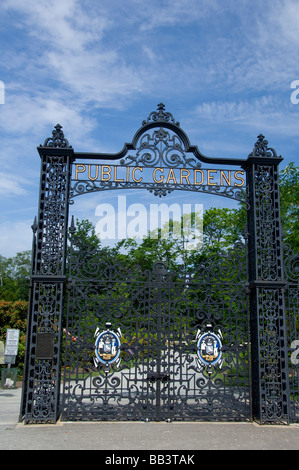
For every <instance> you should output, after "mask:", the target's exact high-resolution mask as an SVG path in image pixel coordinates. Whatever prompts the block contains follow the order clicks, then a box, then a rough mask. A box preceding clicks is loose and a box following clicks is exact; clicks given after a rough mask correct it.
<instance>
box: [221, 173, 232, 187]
mask: <svg viewBox="0 0 299 470" xmlns="http://www.w3.org/2000/svg"><path fill="white" fill-rule="evenodd" d="M223 178H224V179H225V181H226V182H227V184H228V186H230V185H231V172H230V170H228V177H227V176H226V174H225V173H224V170H220V184H221V186H224V185H223Z"/></svg>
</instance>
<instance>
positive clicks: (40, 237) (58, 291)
mask: <svg viewBox="0 0 299 470" xmlns="http://www.w3.org/2000/svg"><path fill="white" fill-rule="evenodd" d="M38 152H39V154H40V157H41V177H40V193H39V213H38V220H37V223H36V222H35V224H34V226H33V227H32V228H33V231H34V246H33V258H32V275H31V286H30V302H29V315H28V326H27V344H26V359H25V370H24V379H23V396H22V404H21V411H20V419H23V418H24V419H25V423H30V422H45V421H47V422H54V423H55V422H56V420H57V417H58V413H59V389H60V362H61V361H60V356H61V336H62V331H61V322H62V314H63V298H64V280H65V264H66V249H67V225H68V197H69V182H70V172H71V160H72V155H73V149H72V148H71V147H70V145H69V143H68V141H67V139H65V137H64V135H63V132H62V128H61V126H60V125H59V124H57V125H56V126H55V128H54V130H53V132H52V137H50V138H48V139H46V140H45V142H44V145H43V146H40V147H38Z"/></svg>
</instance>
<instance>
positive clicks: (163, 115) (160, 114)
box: [142, 103, 180, 127]
mask: <svg viewBox="0 0 299 470" xmlns="http://www.w3.org/2000/svg"><path fill="white" fill-rule="evenodd" d="M157 108H158V111H153V112H152V113H150V115H149V117H148V118H147V119H146V120H144V121H142V125H143V126H145V125H146V124H149V123H150V122H163V123H165V122H171V123H172V124H174V125H175V126H177V127H180V123H179V122H177V121H175V119H174V117H173V115H172V114H171V113H168V112H165V105H164V104H163V103H159V104H158V107H157Z"/></svg>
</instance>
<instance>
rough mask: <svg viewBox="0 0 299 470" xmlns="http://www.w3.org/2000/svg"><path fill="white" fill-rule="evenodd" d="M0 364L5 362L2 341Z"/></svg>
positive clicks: (0, 344) (1, 343)
mask: <svg viewBox="0 0 299 470" xmlns="http://www.w3.org/2000/svg"><path fill="white" fill-rule="evenodd" d="M0 364H5V358H4V343H3V341H0Z"/></svg>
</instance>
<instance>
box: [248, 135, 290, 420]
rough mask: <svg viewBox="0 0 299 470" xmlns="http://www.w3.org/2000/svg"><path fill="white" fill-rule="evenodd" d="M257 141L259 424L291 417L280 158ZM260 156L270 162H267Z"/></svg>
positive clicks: (254, 254) (253, 217)
mask: <svg viewBox="0 0 299 470" xmlns="http://www.w3.org/2000/svg"><path fill="white" fill-rule="evenodd" d="M258 139H259V140H258V142H257V144H256V145H255V149H254V152H253V153H252V154H250V156H249V158H248V165H249V164H250V163H251V165H250V166H248V193H249V203H250V210H249V211H248V228H249V268H250V277H249V279H250V288H251V336H252V358H253V359H252V363H253V372H252V373H253V413H254V416H255V417H256V418H257V419H258V420H259V421H260V422H261V423H271V422H275V423H279V422H281V423H284V422H288V419H289V416H288V372H287V360H286V358H287V351H286V318H285V305H284V287H285V282H284V269H283V247H282V234H281V223H280V206H279V186H278V164H279V162H280V160H281V159H280V158H278V157H277V155H276V153H275V152H272V150H271V149H268V148H267V142H266V141H265V140H264V138H263V136H259V138H258ZM257 156H258V157H262V158H265V159H267V160H266V161H265V164H263V163H262V159H260V160H259V161H257ZM269 157H270V158H271V159H272V161H271V160H270V158H269ZM266 162H267V164H266Z"/></svg>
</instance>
